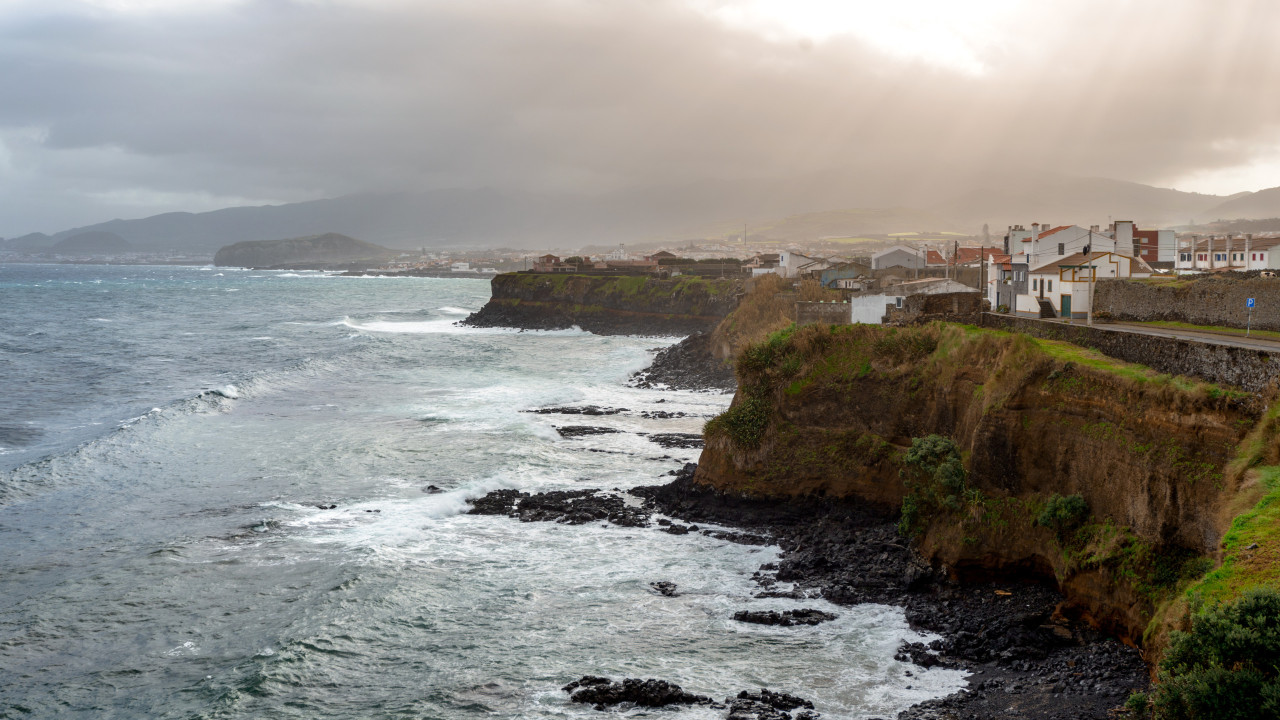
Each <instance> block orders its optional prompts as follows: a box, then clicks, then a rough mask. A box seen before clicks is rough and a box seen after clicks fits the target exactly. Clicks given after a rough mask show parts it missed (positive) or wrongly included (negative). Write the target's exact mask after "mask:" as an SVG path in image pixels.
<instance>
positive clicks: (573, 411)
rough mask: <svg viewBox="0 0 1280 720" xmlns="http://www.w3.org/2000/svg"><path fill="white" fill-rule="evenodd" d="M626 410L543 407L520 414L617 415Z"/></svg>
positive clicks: (596, 406)
mask: <svg viewBox="0 0 1280 720" xmlns="http://www.w3.org/2000/svg"><path fill="white" fill-rule="evenodd" d="M626 411H627V409H626V408H602V407H600V406H599V405H582V406H577V407H569V406H566V407H543V408H534V409H533V410H521V411H520V412H526V413H534V414H537V415H617V414H618V413H623V412H626Z"/></svg>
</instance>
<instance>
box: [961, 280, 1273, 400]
mask: <svg viewBox="0 0 1280 720" xmlns="http://www.w3.org/2000/svg"><path fill="white" fill-rule="evenodd" d="M1100 284H1101V283H1100ZM981 325H982V326H983V327H989V328H996V329H999V330H1011V331H1014V332H1021V333H1026V334H1027V335H1031V336H1033V337H1039V338H1046V339H1049V340H1065V341H1067V342H1071V343H1074V344H1076V345H1080V346H1082V347H1087V348H1093V349H1095V350H1097V351H1098V352H1101V353H1102V354H1104V355H1109V356H1111V357H1113V358H1117V359H1119V360H1124V361H1126V362H1132V363H1140V364H1142V365H1146V366H1147V367H1150V368H1153V369H1155V370H1157V371H1159V372H1162V373H1169V374H1170V375H1189V376H1193V377H1198V378H1202V379H1204V380H1208V381H1209V382H1215V383H1222V384H1224V385H1234V386H1236V387H1239V388H1241V389H1243V390H1247V391H1249V392H1263V391H1265V390H1266V389H1267V388H1268V387H1269V386H1271V385H1273V384H1274V383H1275V382H1276V379H1277V377H1280V354H1277V353H1269V352H1265V351H1261V350H1250V349H1245V348H1238V347H1233V346H1228V345H1214V344H1212V343H1203V342H1195V341H1192V340H1179V339H1176V338H1165V337H1157V336H1154V335H1142V334H1138V333H1130V332H1125V331H1123V330H1118V329H1112V328H1108V327H1107V326H1105V325H1099V326H1093V327H1089V326H1086V325H1067V324H1064V323H1060V322H1046V321H1044V320H1036V319H1032V318H1019V317H1012V316H1009V315H1001V314H997V313H983V314H982V316H981Z"/></svg>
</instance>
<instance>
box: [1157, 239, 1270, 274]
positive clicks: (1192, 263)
mask: <svg viewBox="0 0 1280 720" xmlns="http://www.w3.org/2000/svg"><path fill="white" fill-rule="evenodd" d="M1277 246H1280V238H1278V237H1258V238H1255V237H1254V236H1253V235H1241V236H1237V237H1207V238H1192V239H1191V240H1190V241H1188V242H1187V243H1185V244H1184V246H1183V247H1180V248H1179V249H1178V256H1177V259H1176V260H1175V263H1174V267H1175V269H1176V270H1178V271H1179V272H1187V271H1199V272H1210V271H1214V270H1277V269H1280V251H1278V250H1276V247H1277Z"/></svg>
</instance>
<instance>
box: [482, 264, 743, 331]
mask: <svg viewBox="0 0 1280 720" xmlns="http://www.w3.org/2000/svg"><path fill="white" fill-rule="evenodd" d="M492 287H493V291H492V293H493V294H492V296H491V297H490V299H489V302H488V303H486V304H485V306H484V307H483V308H481V309H480V311H479V312H476V313H473V314H472V315H471V316H470V317H468V318H467V319H466V320H465V321H463V322H464V323H465V324H467V325H473V326H477V327H518V328H526V329H531V330H561V329H565V328H569V327H573V326H577V327H580V328H582V329H583V330H587V331H589V332H594V333H597V334H602V335H690V334H693V333H696V332H706V331H709V330H711V329H712V328H714V327H715V326H716V324H717V323H718V322H719V321H720V320H721V319H722V318H723V317H724V316H725V315H727V314H729V312H730V311H731V310H733V308H734V306H735V305H736V304H737V298H738V293H739V292H740V289H741V288H740V283H739V281H736V280H722V279H703V278H698V277H678V278H673V279H659V278H653V277H647V276H624V277H617V276H597V275H575V274H551V273H506V274H503V275H498V276H496V277H494V278H493V284H492Z"/></svg>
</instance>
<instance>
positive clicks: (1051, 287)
mask: <svg viewBox="0 0 1280 720" xmlns="http://www.w3.org/2000/svg"><path fill="white" fill-rule="evenodd" d="M1048 292H1053V281H1052V280H1050V281H1049V290H1048Z"/></svg>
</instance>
